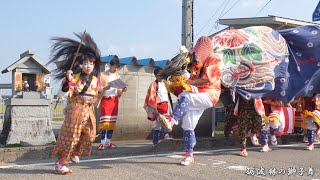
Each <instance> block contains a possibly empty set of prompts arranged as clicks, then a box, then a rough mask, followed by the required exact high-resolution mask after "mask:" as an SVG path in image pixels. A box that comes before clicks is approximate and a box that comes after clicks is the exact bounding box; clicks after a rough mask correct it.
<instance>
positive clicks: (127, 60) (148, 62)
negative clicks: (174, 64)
mask: <svg viewBox="0 0 320 180" xmlns="http://www.w3.org/2000/svg"><path fill="white" fill-rule="evenodd" d="M114 58H118V56H117V55H108V56H103V57H101V62H103V63H110V61H111V60H112V59H114ZM118 59H119V61H120V64H125V65H128V64H134V65H138V66H158V67H164V66H165V65H167V64H168V62H169V60H154V59H153V58H144V59H137V58H136V57H135V56H131V57H124V58H118Z"/></svg>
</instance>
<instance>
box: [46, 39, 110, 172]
mask: <svg viewBox="0 0 320 180" xmlns="http://www.w3.org/2000/svg"><path fill="white" fill-rule="evenodd" d="M75 35H76V36H77V37H78V38H79V39H81V42H78V41H76V40H73V39H69V38H63V37H57V38H53V39H52V40H53V41H54V44H53V46H52V50H51V53H52V54H51V56H52V57H51V60H50V61H49V62H48V64H49V63H54V62H57V61H58V60H62V62H63V63H64V64H63V65H62V66H59V67H58V68H57V69H56V70H55V71H54V72H55V74H54V76H55V79H57V80H61V79H63V80H62V87H61V89H60V90H61V91H60V92H59V96H67V98H68V100H69V103H68V105H67V107H66V108H65V109H64V114H65V120H64V122H63V124H62V126H61V130H60V133H59V137H58V140H57V142H56V145H55V147H54V150H53V152H52V155H57V156H58V158H57V160H56V162H55V170H56V172H57V173H59V174H70V173H72V171H71V170H70V169H69V167H68V165H67V163H68V161H72V162H73V163H79V157H80V156H81V154H87V155H90V154H91V146H92V143H93V141H94V139H95V136H96V118H95V112H94V107H93V103H94V102H95V101H96V97H97V95H98V90H99V88H100V87H99V80H98V78H97V75H98V74H99V64H100V52H99V50H98V48H97V46H96V44H95V42H94V41H93V39H92V38H91V36H90V35H89V34H85V33H80V34H75ZM82 41H83V42H82ZM60 62H61V61H60ZM105 88H108V87H105Z"/></svg>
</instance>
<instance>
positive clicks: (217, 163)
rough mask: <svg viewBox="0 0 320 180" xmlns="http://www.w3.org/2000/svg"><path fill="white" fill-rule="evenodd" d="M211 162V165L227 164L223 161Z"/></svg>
mask: <svg viewBox="0 0 320 180" xmlns="http://www.w3.org/2000/svg"><path fill="white" fill-rule="evenodd" d="M211 161H214V162H213V163H211V164H212V165H219V164H225V163H227V162H225V161H220V160H211Z"/></svg>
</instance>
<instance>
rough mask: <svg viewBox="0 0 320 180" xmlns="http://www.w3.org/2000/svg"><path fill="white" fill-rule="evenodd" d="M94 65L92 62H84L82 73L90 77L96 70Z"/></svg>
mask: <svg viewBox="0 0 320 180" xmlns="http://www.w3.org/2000/svg"><path fill="white" fill-rule="evenodd" d="M94 65H95V64H94V63H93V62H92V61H83V63H82V67H81V69H82V72H84V73H86V74H87V75H90V74H91V73H92V71H93V68H94Z"/></svg>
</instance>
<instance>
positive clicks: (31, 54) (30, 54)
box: [1, 50, 50, 74]
mask: <svg viewBox="0 0 320 180" xmlns="http://www.w3.org/2000/svg"><path fill="white" fill-rule="evenodd" d="M28 60H31V61H33V62H34V63H36V64H37V65H38V66H39V67H40V68H41V69H42V71H43V72H44V73H45V74H49V73H50V70H49V69H48V68H47V67H46V66H44V65H43V64H42V63H41V60H40V59H39V58H38V57H37V56H35V55H34V52H32V51H30V50H28V51H26V52H24V53H22V54H20V59H19V60H17V61H16V62H14V63H13V64H11V65H10V66H8V67H7V68H5V69H4V70H2V71H1V73H2V74H4V73H7V72H10V71H12V70H14V69H16V68H17V67H18V66H19V65H20V64H23V63H25V62H26V61H28Z"/></svg>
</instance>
